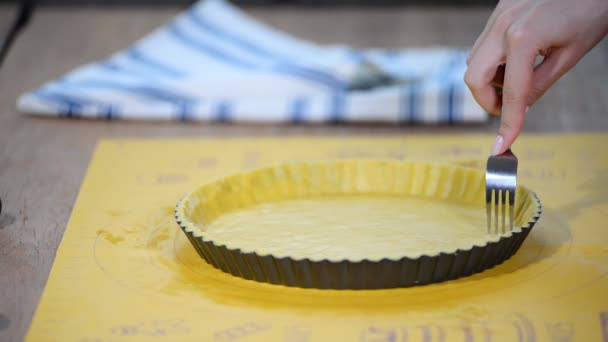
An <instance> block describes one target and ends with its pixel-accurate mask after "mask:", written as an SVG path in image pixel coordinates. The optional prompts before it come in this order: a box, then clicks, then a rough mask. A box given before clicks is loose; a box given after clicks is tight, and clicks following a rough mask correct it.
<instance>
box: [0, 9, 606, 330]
mask: <svg viewBox="0 0 608 342" xmlns="http://www.w3.org/2000/svg"><path fill="white" fill-rule="evenodd" d="M13 11H14V8H13V7H11V6H8V5H4V7H0V23H6V22H8V20H9V19H11V18H12V15H13ZM248 11H249V12H250V13H251V14H252V15H253V16H255V17H257V18H258V19H260V20H262V21H265V22H267V23H269V24H271V25H273V26H275V27H277V28H279V29H282V30H285V31H287V32H290V33H292V34H294V35H297V36H299V37H302V38H305V39H310V40H313V41H317V42H320V43H333V42H343V43H347V44H351V45H354V46H358V47H382V48H397V47H407V46H428V45H435V44H438V45H453V46H461V47H462V46H469V45H470V44H472V43H473V41H474V40H475V38H476V36H477V34H478V33H479V32H480V30H481V29H482V28H483V25H484V23H485V20H486V18H487V16H488V15H489V13H490V9H473V8H469V9H447V8H440V9H439V8H438V9H417V8H416V9H413V8H410V9H406V8H402V9H386V8H384V9H353V8H350V9H348V8H342V9H302V8H299V9H295V8H289V7H278V8H272V9H267V8H255V9H253V8H252V9H249V10H248ZM178 12H179V9H177V8H175V9H167V8H162V9H161V8H157V9H146V8H137V9H125V8H111V9H92V8H83V9H73V8H42V9H39V10H38V11H37V12H36V14H35V15H34V17H33V20H32V22H31V24H30V26H29V27H28V28H27V30H26V31H25V32H24V33H23V34H22V35H21V36H20V38H19V39H18V41H17V42H16V44H15V45H14V47H13V49H12V51H11V53H10V54H9V56H8V58H7V60H6V62H5V64H4V67H3V68H2V69H1V70H0V196H1V197H2V200H3V205H4V209H3V212H2V216H0V340H3V341H4V340H6V341H15V340H21V339H22V338H23V337H24V335H25V333H26V332H27V328H28V326H29V323H30V320H31V318H32V315H33V313H34V310H35V309H36V305H37V303H38V300H39V297H40V294H41V292H42V289H43V288H44V285H45V282H46V279H47V275H48V272H49V270H50V267H51V265H52V263H53V258H54V255H55V252H56V250H57V246H58V245H59V242H60V241H61V237H62V234H63V230H64V227H65V225H66V223H67V221H68V218H69V215H70V211H71V208H72V205H73V203H74V200H75V198H76V195H77V192H78V188H79V185H80V183H81V180H82V177H83V175H84V173H85V170H86V167H87V164H88V162H89V159H90V156H91V152H92V151H93V148H94V145H95V143H96V141H97V140H98V139H99V138H103V137H127V136H128V137H134V136H135V137H175V136H262V135H265V136H268V135H285V134H307V135H344V134H437V133H448V132H451V133H460V134H468V133H473V132H477V133H479V132H487V133H494V132H495V131H496V128H497V126H498V121H497V120H492V121H490V122H489V123H488V124H485V125H473V126H459V127H446V126H443V127H419V126H418V127H406V126H391V125H373V126H370V125H357V126H346V125H344V126H318V125H317V126H296V125H248V126H245V125H226V124H225V125H218V124H190V123H189V124H182V123H166V124H161V123H131V122H106V121H84V120H68V119H41V118H33V117H29V116H25V115H23V114H20V113H18V112H17V111H16V110H15V100H16V98H17V96H18V95H19V94H21V93H22V92H24V91H27V90H31V89H33V88H35V87H37V86H39V85H40V84H42V83H43V82H46V81H48V80H51V79H54V78H56V77H58V76H60V75H62V74H63V73H65V72H67V71H69V70H71V69H73V68H75V67H77V66H79V65H81V64H84V63H87V62H90V61H94V60H99V59H102V58H105V57H107V56H108V55H109V54H111V53H113V52H115V51H116V50H119V49H121V48H125V47H127V46H128V45H129V44H130V43H132V42H133V41H134V40H136V39H138V38H139V37H141V36H143V35H145V34H146V33H148V32H150V31H151V30H153V29H154V28H156V27H158V26H159V25H161V24H163V23H164V22H166V21H167V20H169V19H170V18H171V17H172V16H174V15H175V14H177V13H178ZM335 23H340V24H339V25H336V24H335ZM3 28H4V27H3V25H0V29H3ZM607 75H608V42H606V41H605V42H603V43H602V44H601V45H600V46H598V47H597V48H596V49H594V50H593V51H592V52H591V53H590V54H588V55H587V56H586V57H585V59H584V60H583V61H582V62H581V63H580V64H579V65H578V66H577V67H576V68H575V69H574V70H573V71H572V72H570V73H569V74H568V75H566V76H565V77H564V78H563V79H562V80H561V81H560V82H558V84H557V85H556V86H555V87H554V88H553V89H552V90H551V91H550V92H549V93H548V94H547V95H546V96H545V97H544V98H543V99H541V101H540V102H539V103H538V104H537V105H535V106H534V107H533V108H532V109H531V111H530V113H529V116H528V120H527V123H526V126H525V132H527V133H533V132H534V133H545V132H598V131H600V132H606V131H608V113H607V111H608V87H606V80H607ZM488 148H489V146H488Z"/></svg>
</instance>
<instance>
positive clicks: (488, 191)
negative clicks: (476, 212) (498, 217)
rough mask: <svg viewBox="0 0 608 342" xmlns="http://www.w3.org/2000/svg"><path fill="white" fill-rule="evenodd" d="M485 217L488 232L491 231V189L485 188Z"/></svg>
mask: <svg viewBox="0 0 608 342" xmlns="http://www.w3.org/2000/svg"><path fill="white" fill-rule="evenodd" d="M486 217H487V218H488V234H491V233H492V189H490V188H486Z"/></svg>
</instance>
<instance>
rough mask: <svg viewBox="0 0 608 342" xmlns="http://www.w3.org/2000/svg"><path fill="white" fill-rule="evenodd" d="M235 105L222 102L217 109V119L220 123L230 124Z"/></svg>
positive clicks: (229, 102)
mask: <svg viewBox="0 0 608 342" xmlns="http://www.w3.org/2000/svg"><path fill="white" fill-rule="evenodd" d="M232 110H233V103H232V102H231V101H221V102H220V103H218V104H217V107H216V108H215V118H216V120H217V121H219V122H229V121H230V119H231V118H230V116H231V115H232Z"/></svg>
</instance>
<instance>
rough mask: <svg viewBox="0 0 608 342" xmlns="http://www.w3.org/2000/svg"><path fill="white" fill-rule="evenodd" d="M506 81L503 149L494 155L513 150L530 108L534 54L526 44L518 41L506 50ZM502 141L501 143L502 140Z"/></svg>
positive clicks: (503, 96)
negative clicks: (529, 98)
mask: <svg viewBox="0 0 608 342" xmlns="http://www.w3.org/2000/svg"><path fill="white" fill-rule="evenodd" d="M506 55H507V56H506V57H507V60H506V66H505V78H504V84H503V89H502V111H501V117H502V119H501V125H500V129H499V131H498V134H499V140H502V143H500V144H498V145H501V146H495V148H494V150H493V151H492V152H493V154H500V153H503V152H504V151H505V150H507V149H508V148H510V147H511V145H512V144H513V142H515V140H516V139H517V137H518V136H519V133H520V132H521V129H522V127H523V123H524V118H525V115H526V110H527V107H528V93H529V91H530V86H531V84H532V77H533V75H534V60H535V58H536V52H535V50H534V49H533V48H532V47H531V45H529V43H527V42H525V41H521V40H519V41H515V42H513V43H512V44H510V46H509V47H508V48H507V53H506ZM501 138H502V139H501Z"/></svg>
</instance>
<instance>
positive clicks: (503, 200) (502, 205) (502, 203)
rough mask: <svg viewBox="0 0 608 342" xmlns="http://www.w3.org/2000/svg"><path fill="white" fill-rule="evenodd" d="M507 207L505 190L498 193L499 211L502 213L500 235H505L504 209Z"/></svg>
mask: <svg viewBox="0 0 608 342" xmlns="http://www.w3.org/2000/svg"><path fill="white" fill-rule="evenodd" d="M506 207H507V189H502V190H501V191H500V210H501V211H502V217H501V218H502V233H503V234H504V233H505V219H506V217H505V214H506V213H505V209H506Z"/></svg>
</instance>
